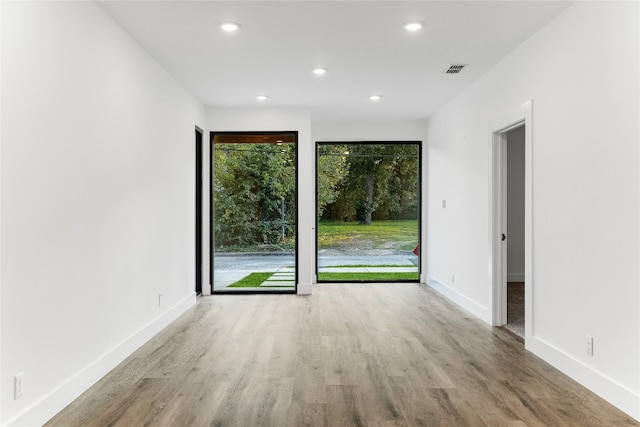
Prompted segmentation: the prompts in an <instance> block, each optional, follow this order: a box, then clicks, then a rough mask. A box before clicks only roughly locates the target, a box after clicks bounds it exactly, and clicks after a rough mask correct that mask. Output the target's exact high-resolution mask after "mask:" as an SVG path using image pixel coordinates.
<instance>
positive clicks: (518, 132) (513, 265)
mask: <svg viewBox="0 0 640 427" xmlns="http://www.w3.org/2000/svg"><path fill="white" fill-rule="evenodd" d="M524 149H525V143H524V126H520V127H519V128H516V129H513V130H512V131H509V132H508V133H507V280H508V281H509V282H524V256H525V254H524V218H525V216H524V215H525V212H524V207H525V206H524V205H525V203H524V171H525V162H524V160H525V151H524Z"/></svg>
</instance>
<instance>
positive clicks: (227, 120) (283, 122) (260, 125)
mask: <svg viewBox="0 0 640 427" xmlns="http://www.w3.org/2000/svg"><path fill="white" fill-rule="evenodd" d="M206 116H207V127H208V132H207V134H206V135H205V141H210V137H209V132H216V131H217V132H251V131H258V132H261V131H265V132H267V131H297V132H298V294H310V293H311V284H312V282H313V275H314V271H315V270H314V258H315V246H314V240H313V239H314V238H315V222H314V218H315V194H316V193H315V160H314V158H313V155H314V152H315V148H314V145H313V144H312V143H311V119H310V116H309V112H308V111H306V110H305V109H303V108H269V107H262V108H207V112H206ZM207 145H210V143H209V144H207ZM208 173H209V172H208V171H207V172H206V174H208ZM207 176H208V175H207Z"/></svg>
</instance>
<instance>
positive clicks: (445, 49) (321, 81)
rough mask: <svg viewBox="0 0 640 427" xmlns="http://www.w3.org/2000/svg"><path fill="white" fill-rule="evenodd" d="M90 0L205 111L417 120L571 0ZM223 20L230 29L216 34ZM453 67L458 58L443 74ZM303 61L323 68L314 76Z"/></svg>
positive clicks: (485, 69) (453, 95)
mask: <svg viewBox="0 0 640 427" xmlns="http://www.w3.org/2000/svg"><path fill="white" fill-rule="evenodd" d="M97 3H98V4H99V6H100V7H101V8H102V9H103V10H104V11H105V12H107V13H108V14H109V15H110V16H111V17H112V18H113V19H114V20H115V21H116V22H117V23H118V24H120V25H121V26H122V28H124V30H125V31H127V32H128V33H129V34H130V35H131V36H132V37H133V38H134V39H135V40H136V41H137V42H138V43H140V44H141V45H142V46H143V47H144V48H145V49H146V50H147V51H148V52H149V53H150V54H151V55H152V56H153V57H154V58H156V59H157V60H158V62H160V63H161V64H162V65H163V66H164V67H165V68H166V69H167V70H168V71H169V72H170V73H171V74H172V75H173V76H174V77H175V78H176V79H178V80H179V81H180V82H181V83H182V85H183V86H184V87H185V88H186V89H187V90H189V91H190V92H191V93H192V94H193V95H194V96H195V97H196V98H197V99H198V100H200V101H201V102H202V103H203V104H204V105H205V106H217V107H221V106H225V107H227V106H233V107H255V106H258V105H264V106H272V107H305V108H308V109H309V110H310V111H311V114H312V117H313V118H314V119H315V120H381V119H418V118H425V117H427V116H429V115H430V114H431V113H433V112H434V111H435V110H436V109H437V108H438V107H440V106H441V105H443V104H444V103H446V102H447V101H448V100H450V99H451V98H453V97H455V96H456V94H458V93H460V92H461V91H462V90H463V89H464V88H465V87H467V86H468V85H469V84H470V83H472V82H473V81H474V80H476V79H477V78H478V77H480V76H481V75H482V74H483V73H485V72H486V71H487V70H489V69H490V68H491V67H492V66H493V65H494V64H496V63H497V62H498V61H499V60H500V59H501V58H503V57H504V56H505V55H506V54H508V53H509V52H510V51H511V50H512V49H514V48H515V47H516V46H517V45H518V44H520V43H522V42H523V41H524V40H525V39H527V38H528V37H529V36H531V35H532V34H533V33H535V32H536V31H537V30H538V29H540V28H541V27H543V26H544V25H545V24H546V23H548V22H549V21H550V20H551V19H553V18H554V17H555V16H557V15H558V14H559V13H560V12H562V11H563V10H564V9H566V8H567V7H568V6H569V5H570V4H571V3H572V2H571V1H344V0H343V1H195V2H192V1H98V2H97ZM413 20H418V21H423V22H424V23H425V24H426V26H425V27H424V28H423V29H422V30H420V31H418V32H416V33H409V32H408V31H406V30H405V29H404V28H403V26H402V24H403V23H404V22H407V21H413ZM223 21H233V22H238V23H240V24H241V28H240V30H239V31H237V32H235V33H231V34H230V33H225V32H224V31H222V30H221V29H220V27H219V24H220V23H221V22H223ZM454 63H462V64H469V65H468V66H467V67H466V68H465V69H464V70H463V71H462V73H460V74H453V75H449V74H444V73H443V71H444V70H445V69H447V68H448V67H449V65H450V64H454ZM315 67H326V68H328V69H329V71H328V72H327V73H326V74H325V75H324V76H322V77H317V76H315V75H314V74H313V73H312V72H311V70H312V69H313V68H315ZM374 93H378V94H380V95H382V97H383V98H382V99H381V100H380V101H377V102H372V101H370V100H369V98H368V97H369V95H371V94H374ZM258 94H266V95H268V96H269V99H268V100H267V101H263V102H260V101H257V100H256V98H255V96H256V95H258Z"/></svg>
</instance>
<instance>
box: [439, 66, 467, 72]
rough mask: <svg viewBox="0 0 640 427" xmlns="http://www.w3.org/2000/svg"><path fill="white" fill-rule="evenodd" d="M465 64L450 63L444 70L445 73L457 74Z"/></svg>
mask: <svg viewBox="0 0 640 427" xmlns="http://www.w3.org/2000/svg"><path fill="white" fill-rule="evenodd" d="M466 66H467V64H451V66H449V68H447V69H446V70H444V73H445V74H458V73H459V72H460V71H462V69H463V68H464V67H466Z"/></svg>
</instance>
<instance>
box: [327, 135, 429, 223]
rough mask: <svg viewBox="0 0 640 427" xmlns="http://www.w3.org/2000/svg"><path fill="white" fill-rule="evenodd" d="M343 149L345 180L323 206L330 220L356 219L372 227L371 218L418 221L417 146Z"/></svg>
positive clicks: (361, 146)
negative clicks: (332, 200) (346, 153)
mask: <svg viewBox="0 0 640 427" xmlns="http://www.w3.org/2000/svg"><path fill="white" fill-rule="evenodd" d="M346 148H347V150H346V151H348V152H349V154H348V156H346V167H347V168H348V179H344V180H342V182H341V183H340V184H339V185H338V188H337V189H336V191H335V192H334V194H337V197H336V199H335V201H334V202H333V203H330V204H329V205H327V206H326V207H325V209H326V211H327V212H328V213H329V217H330V218H332V219H338V218H340V219H343V220H345V221H352V220H353V219H358V220H359V221H360V222H361V223H362V224H371V221H372V219H374V218H375V219H401V218H406V219H414V218H417V208H418V200H419V195H418V169H419V167H418V153H419V149H418V145H417V144H402V143H398V144H391V143H389V144H364V143H363V144H349V145H348V146H347V147H346ZM320 154H322V153H320ZM321 157H322V156H320V158H321ZM319 172H321V171H319ZM318 180H319V181H320V180H321V178H320V177H318Z"/></svg>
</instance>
